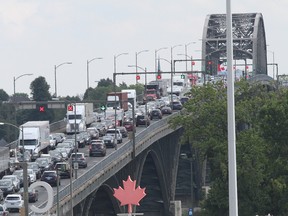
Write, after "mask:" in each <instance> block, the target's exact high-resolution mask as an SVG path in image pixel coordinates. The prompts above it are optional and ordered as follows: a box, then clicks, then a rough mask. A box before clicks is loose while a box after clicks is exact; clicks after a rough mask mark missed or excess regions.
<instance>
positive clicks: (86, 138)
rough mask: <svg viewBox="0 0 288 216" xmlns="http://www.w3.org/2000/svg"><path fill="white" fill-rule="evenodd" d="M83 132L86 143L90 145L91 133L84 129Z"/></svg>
mask: <svg viewBox="0 0 288 216" xmlns="http://www.w3.org/2000/svg"><path fill="white" fill-rule="evenodd" d="M82 134H83V136H84V139H85V145H90V143H91V140H92V139H91V136H90V134H89V133H88V132H87V131H83V132H82Z"/></svg>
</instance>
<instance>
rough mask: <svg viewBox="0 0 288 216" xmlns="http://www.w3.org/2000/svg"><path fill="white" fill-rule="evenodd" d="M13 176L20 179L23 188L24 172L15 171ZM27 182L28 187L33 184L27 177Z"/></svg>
mask: <svg viewBox="0 0 288 216" xmlns="http://www.w3.org/2000/svg"><path fill="white" fill-rule="evenodd" d="M13 175H16V176H17V177H18V179H19V180H20V187H23V177H24V176H23V170H15V171H14V172H13ZM27 181H28V185H29V184H31V181H30V176H29V175H27Z"/></svg>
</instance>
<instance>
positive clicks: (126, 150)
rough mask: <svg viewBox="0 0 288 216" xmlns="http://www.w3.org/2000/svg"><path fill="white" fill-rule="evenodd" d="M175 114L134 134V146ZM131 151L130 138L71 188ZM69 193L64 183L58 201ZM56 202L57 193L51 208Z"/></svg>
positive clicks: (43, 204)
mask: <svg viewBox="0 0 288 216" xmlns="http://www.w3.org/2000/svg"><path fill="white" fill-rule="evenodd" d="M177 114H178V113H173V114H172V115H170V116H168V117H167V118H163V119H161V120H159V121H157V122H155V123H153V124H151V125H150V126H149V127H148V128H147V129H145V130H143V131H141V132H140V133H138V134H136V137H135V142H136V147H137V145H139V142H140V141H143V140H145V139H147V138H148V137H149V134H151V133H153V132H154V131H156V130H157V129H159V128H162V127H164V126H165V125H167V123H168V121H169V120H170V119H171V118H172V117H174V116H175V115H177ZM132 151H133V143H132V141H131V140H130V141H128V142H127V143H125V145H122V146H121V147H120V148H118V150H117V151H114V152H112V153H111V154H109V155H107V157H105V158H104V159H103V160H101V161H99V162H98V163H96V164H95V165H94V166H93V167H91V168H90V169H88V170H87V172H85V173H84V174H82V175H81V176H79V177H78V178H77V179H75V180H73V183H72V188H73V189H74V190H75V189H77V188H80V187H82V186H83V183H85V182H88V181H89V180H91V179H92V178H94V177H95V174H96V173H102V172H103V170H104V169H105V168H107V167H108V166H110V165H111V164H113V163H115V160H116V159H117V158H119V157H121V156H123V155H125V154H129V153H132ZM70 195H71V194H70V185H66V186H65V187H64V188H62V189H61V190H60V191H59V197H58V199H59V202H61V200H63V199H64V198H66V197H67V198H68V196H70ZM56 204H57V195H56V194H55V195H54V202H53V208H56V207H55V206H56ZM45 205H46V202H45V203H42V204H40V206H39V207H40V208H43V207H44V206H45ZM29 215H32V214H29Z"/></svg>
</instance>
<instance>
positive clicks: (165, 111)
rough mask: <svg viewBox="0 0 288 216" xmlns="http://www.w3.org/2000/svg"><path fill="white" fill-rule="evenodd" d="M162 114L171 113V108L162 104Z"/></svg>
mask: <svg viewBox="0 0 288 216" xmlns="http://www.w3.org/2000/svg"><path fill="white" fill-rule="evenodd" d="M161 112H162V115H164V114H168V115H170V114H172V108H171V107H170V106H164V107H162V108H161Z"/></svg>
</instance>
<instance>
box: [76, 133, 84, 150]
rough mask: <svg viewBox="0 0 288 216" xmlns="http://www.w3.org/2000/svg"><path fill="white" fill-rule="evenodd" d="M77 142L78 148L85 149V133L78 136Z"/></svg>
mask: <svg viewBox="0 0 288 216" xmlns="http://www.w3.org/2000/svg"><path fill="white" fill-rule="evenodd" d="M76 140H77V143H78V148H84V147H85V145H86V139H85V136H84V135H83V133H79V134H77V135H76Z"/></svg>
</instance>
